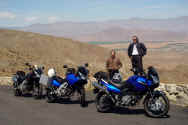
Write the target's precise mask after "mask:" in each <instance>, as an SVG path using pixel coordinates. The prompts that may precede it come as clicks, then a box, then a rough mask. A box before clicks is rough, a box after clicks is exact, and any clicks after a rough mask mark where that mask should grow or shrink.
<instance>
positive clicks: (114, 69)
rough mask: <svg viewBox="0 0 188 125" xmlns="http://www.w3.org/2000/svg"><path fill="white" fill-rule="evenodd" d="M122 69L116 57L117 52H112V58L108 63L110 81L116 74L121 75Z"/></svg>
mask: <svg viewBox="0 0 188 125" xmlns="http://www.w3.org/2000/svg"><path fill="white" fill-rule="evenodd" d="M121 67H122V63H121V61H120V59H119V58H118V57H117V56H116V51H115V50H112V51H111V52H110V57H109V58H108V60H107V61H106V68H107V71H108V75H109V78H110V80H111V79H112V78H113V76H114V74H115V73H119V69H120V68H121Z"/></svg>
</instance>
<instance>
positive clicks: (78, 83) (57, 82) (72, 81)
mask: <svg viewBox="0 0 188 125" xmlns="http://www.w3.org/2000/svg"><path fill="white" fill-rule="evenodd" d="M87 67H88V64H85V65H84V66H79V67H78V68H77V70H76V69H75V68H69V67H68V66H67V65H64V68H65V69H66V77H65V78H64V79H62V78H61V77H58V76H54V77H52V78H49V81H50V82H49V85H48V89H47V101H48V102H49V103H51V102H54V101H55V100H57V99H60V98H68V99H70V97H71V96H73V95H74V93H75V92H78V93H79V94H80V98H79V100H80V105H81V106H85V105H86V104H85V88H84V85H85V84H87V82H88V81H87V80H88V74H89V70H88V69H87Z"/></svg>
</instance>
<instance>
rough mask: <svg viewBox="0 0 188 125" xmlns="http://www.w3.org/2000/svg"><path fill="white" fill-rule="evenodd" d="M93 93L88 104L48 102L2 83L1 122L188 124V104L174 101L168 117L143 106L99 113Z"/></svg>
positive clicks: (41, 124)
mask: <svg viewBox="0 0 188 125" xmlns="http://www.w3.org/2000/svg"><path fill="white" fill-rule="evenodd" d="M93 99H94V96H93V95H92V94H91V93H89V94H88V96H87V100H88V103H89V104H88V107H86V108H81V107H80V105H79V104H78V103H77V102H76V101H74V100H75V99H74V100H73V102H72V103H70V102H69V103H68V102H67V103H64V104H60V103H53V104H48V103H46V100H34V99H33V98H32V97H14V96H13V93H12V89H10V88H8V87H4V86H0V125H187V124H188V108H182V107H178V106H174V105H171V110H170V112H169V118H157V119H154V118H149V117H147V116H145V115H144V110H143V108H142V107H137V108H134V109H132V110H127V109H117V110H116V111H114V112H113V113H98V112H97V111H96V108H95V105H94V103H93Z"/></svg>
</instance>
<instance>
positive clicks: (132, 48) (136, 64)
mask: <svg viewBox="0 0 188 125" xmlns="http://www.w3.org/2000/svg"><path fill="white" fill-rule="evenodd" d="M132 40H133V43H131V44H130V45H129V47H128V56H129V58H130V59H131V62H132V68H133V69H136V70H137V71H138V73H141V74H142V72H143V64H142V57H143V56H144V55H146V53H147V48H146V47H145V45H144V44H143V43H140V42H139V39H138V37H137V36H133V37H132Z"/></svg>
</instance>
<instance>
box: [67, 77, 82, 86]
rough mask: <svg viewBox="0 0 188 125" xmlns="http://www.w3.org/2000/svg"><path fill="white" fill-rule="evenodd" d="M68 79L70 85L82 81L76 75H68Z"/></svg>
mask: <svg viewBox="0 0 188 125" xmlns="http://www.w3.org/2000/svg"><path fill="white" fill-rule="evenodd" d="M66 79H67V81H68V83H69V84H70V85H73V84H75V83H76V82H78V81H79V80H80V78H79V77H77V76H76V75H75V74H68V75H67V77H66Z"/></svg>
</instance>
